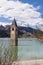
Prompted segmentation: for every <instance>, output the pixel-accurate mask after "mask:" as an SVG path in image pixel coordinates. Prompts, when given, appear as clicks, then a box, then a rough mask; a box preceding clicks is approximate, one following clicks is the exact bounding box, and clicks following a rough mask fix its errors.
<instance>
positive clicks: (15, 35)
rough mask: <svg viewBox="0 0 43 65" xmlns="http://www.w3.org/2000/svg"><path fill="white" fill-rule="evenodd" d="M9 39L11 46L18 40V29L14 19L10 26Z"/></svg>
mask: <svg viewBox="0 0 43 65" xmlns="http://www.w3.org/2000/svg"><path fill="white" fill-rule="evenodd" d="M10 38H11V45H15V46H16V45H17V42H18V41H17V39H18V27H17V23H16V20H15V19H14V20H13V22H12V25H11V33H10Z"/></svg>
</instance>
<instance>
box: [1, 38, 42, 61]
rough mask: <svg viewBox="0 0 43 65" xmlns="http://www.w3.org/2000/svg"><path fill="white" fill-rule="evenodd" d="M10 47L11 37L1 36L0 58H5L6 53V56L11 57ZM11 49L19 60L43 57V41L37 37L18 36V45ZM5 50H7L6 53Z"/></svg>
mask: <svg viewBox="0 0 43 65" xmlns="http://www.w3.org/2000/svg"><path fill="white" fill-rule="evenodd" d="M9 49H10V38H0V58H1V57H2V59H3V58H4V57H5V55H4V54H6V56H7V57H6V58H8V59H9V55H10V53H9V52H8V50H9ZM11 49H12V53H13V54H14V53H15V54H14V56H15V58H17V60H29V59H43V42H42V41H40V40H38V39H37V38H31V37H29V38H18V46H15V48H11ZM4 51H7V52H5V53H4ZM14 56H13V58H14ZM8 59H7V60H8Z"/></svg>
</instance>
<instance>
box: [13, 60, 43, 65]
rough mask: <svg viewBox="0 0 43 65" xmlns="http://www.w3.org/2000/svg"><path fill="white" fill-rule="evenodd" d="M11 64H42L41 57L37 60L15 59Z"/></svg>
mask: <svg viewBox="0 0 43 65" xmlns="http://www.w3.org/2000/svg"><path fill="white" fill-rule="evenodd" d="M12 65H43V59H37V60H17V61H14V62H13V63H12Z"/></svg>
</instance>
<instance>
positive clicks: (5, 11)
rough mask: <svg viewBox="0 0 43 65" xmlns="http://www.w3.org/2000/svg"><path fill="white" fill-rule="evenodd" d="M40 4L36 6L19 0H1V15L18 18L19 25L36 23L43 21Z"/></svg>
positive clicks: (11, 18)
mask: <svg viewBox="0 0 43 65" xmlns="http://www.w3.org/2000/svg"><path fill="white" fill-rule="evenodd" d="M39 9H40V6H37V7H34V6H33V5H31V4H29V3H22V2H20V1H18V0H15V1H13V0H0V17H1V16H3V17H4V18H9V17H10V18H9V19H10V20H13V19H14V17H15V19H16V20H17V23H18V25H23V26H25V25H35V24H36V23H37V22H38V23H40V22H42V18H41V17H40V16H41V13H40V12H38V10H39Z"/></svg>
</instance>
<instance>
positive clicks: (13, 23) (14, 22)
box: [12, 18, 17, 26]
mask: <svg viewBox="0 0 43 65" xmlns="http://www.w3.org/2000/svg"><path fill="white" fill-rule="evenodd" d="M12 25H15V26H17V23H16V19H15V18H14V20H13V22H12Z"/></svg>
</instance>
